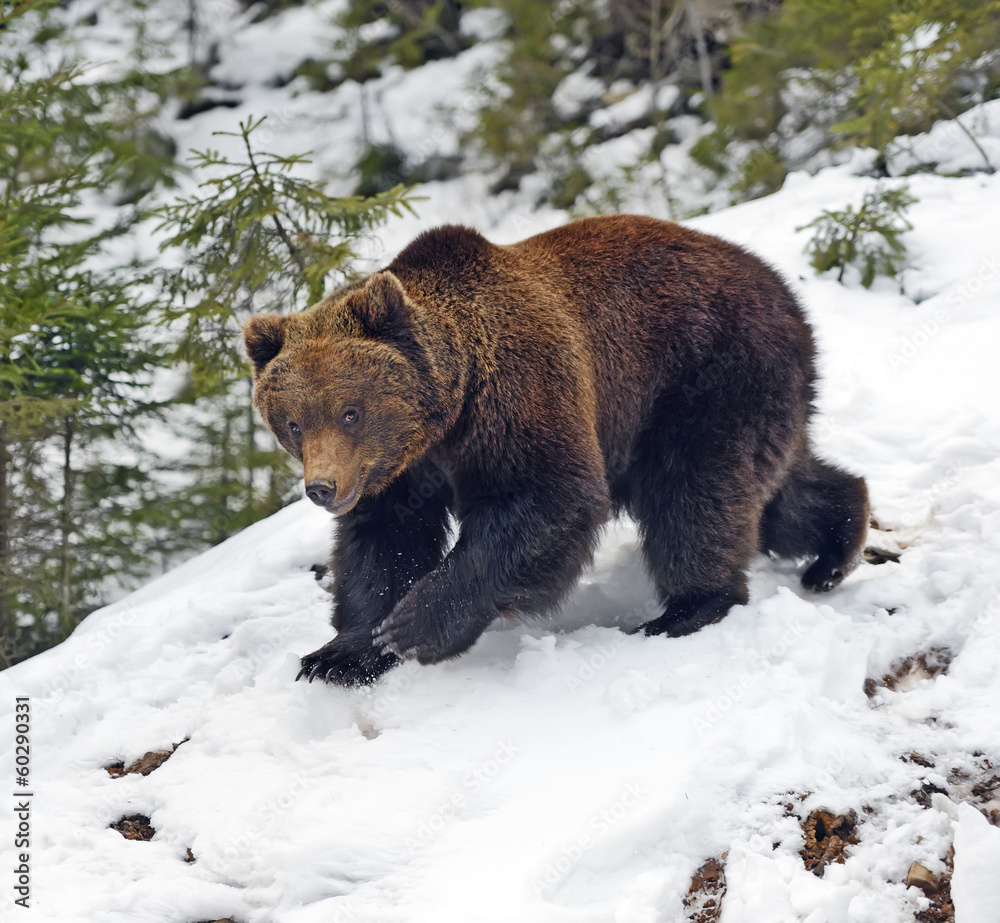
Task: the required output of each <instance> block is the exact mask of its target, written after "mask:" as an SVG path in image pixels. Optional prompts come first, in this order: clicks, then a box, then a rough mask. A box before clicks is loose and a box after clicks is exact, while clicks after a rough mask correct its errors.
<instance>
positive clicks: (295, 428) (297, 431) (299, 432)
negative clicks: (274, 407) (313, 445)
mask: <svg viewBox="0 0 1000 923" xmlns="http://www.w3.org/2000/svg"><path fill="white" fill-rule="evenodd" d="M288 428H289V429H290V430H291V431H292V435H293V436H301V435H302V430H301V429H300V428H299V424H298V423H289V424H288Z"/></svg>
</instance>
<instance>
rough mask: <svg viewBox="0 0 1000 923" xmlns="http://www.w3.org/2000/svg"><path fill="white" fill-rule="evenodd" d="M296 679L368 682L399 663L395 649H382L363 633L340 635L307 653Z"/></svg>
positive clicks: (339, 683) (350, 682) (354, 682)
mask: <svg viewBox="0 0 1000 923" xmlns="http://www.w3.org/2000/svg"><path fill="white" fill-rule="evenodd" d="M300 663H301V668H300V669H299V672H298V675H297V676H296V677H295V678H296V680H299V679H304V680H306V682H310V683H311V682H312V681H313V680H314V679H319V680H322V681H323V682H325V683H334V684H336V685H338V686H368V685H370V684H371V683H373V682H375V680H377V679H378V678H379V677H380V676H381V675H382V674H383V673H385V672H387V671H388V670H391V669H392V668H393V667H394V666H396V664H398V663H399V658H398V657H396V656H395V655H394V654H393V653H392V652H391V651H390V652H386V651H379V650H376V649H375V648H374V647H372V644H371V640H370V639H369V638H364V637H363V636H361V635H360V634H353V635H338V636H337V637H336V638H334V639H333V640H332V641H331V642H330V643H329V644H324V645H323V647H321V648H320V649H319V650H317V651H313V652H312V653H311V654H306V656H305V657H303V658H302V659H301V661H300Z"/></svg>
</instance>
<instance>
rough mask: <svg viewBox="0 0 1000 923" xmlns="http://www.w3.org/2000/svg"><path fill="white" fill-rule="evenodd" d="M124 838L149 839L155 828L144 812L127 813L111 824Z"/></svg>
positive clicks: (151, 837)
mask: <svg viewBox="0 0 1000 923" xmlns="http://www.w3.org/2000/svg"><path fill="white" fill-rule="evenodd" d="M111 829H112V830H117V831H118V832H119V833H120V834H121V835H122V836H123V837H125V839H126V840H151V839H153V834H155V833H156V829H155V828H154V827H153V826H152V825H151V824H150V821H149V818H148V817H147V816H146V815H145V814H129V815H127V816H126V817H123V818H122V819H121V820H119V821H115V823H113V824H112V825H111Z"/></svg>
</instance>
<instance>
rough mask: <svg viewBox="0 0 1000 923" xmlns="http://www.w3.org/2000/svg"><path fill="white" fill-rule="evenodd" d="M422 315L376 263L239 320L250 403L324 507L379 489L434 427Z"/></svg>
mask: <svg viewBox="0 0 1000 923" xmlns="http://www.w3.org/2000/svg"><path fill="white" fill-rule="evenodd" d="M419 313H420V312H419V310H418V309H417V308H416V306H415V305H414V304H413V303H412V302H411V301H410V300H409V299H408V298H407V296H406V293H405V291H404V290H403V287H402V285H401V284H400V282H399V280H398V279H397V278H396V277H395V276H394V275H393V274H392V273H391V272H388V271H383V272H379V273H375V274H374V275H372V276H369V277H368V279H367V280H365V281H364V282H363V283H359V284H355V285H351V286H348V287H347V288H346V289H343V290H342V291H340V292H337V293H334V294H333V295H330V296H329V297H327V298H326V299H324V300H323V301H321V302H319V303H318V304H316V305H314V306H313V307H312V308H310V309H309V310H307V311H305V312H303V313H301V314H293V315H285V316H282V315H274V314H262V315H257V316H255V317H252V318H251V319H250V320H249V321H247V323H246V325H245V326H244V328H243V342H244V345H245V347H246V351H247V355H248V357H249V359H250V362H251V364H252V365H253V377H254V404H255V406H256V407H257V409H258V410H259V412H260V414H261V416H262V417H263V418H264V421H265V422H266V423H267V425H268V427H269V428H270V429H271V432H273V433H274V435H275V437H276V438H277V440H278V442H279V443H280V444H281V446H282V447H283V448H284V449H285V450H286V451H287V452H288V453H289V454H291V455H292V456H294V457H295V458H297V459H298V460H299V461H301V462H302V466H303V469H304V477H305V485H306V494H307V496H308V497H309V498H310V499H311V500H312V501H313V502H314V503H317V504H318V505H320V506H322V507H324V508H325V509H327V510H329V511H330V512H331V513H334V514H337V515H340V514H343V513H346V512H348V511H350V510H351V509H353V508H354V506H355V505H356V504H357V503H358V501H359V500H360V499H361V498H362V497H364V496H367V495H372V494H376V493H378V492H380V491H382V490H384V489H385V488H386V487H387V486H388V485H389V484H390V483H391V482H392V481H393V480H394V479H395V478H397V477H398V476H399V475H400V474H401V473H402V472H403V471H404V470H405V469H406V468H407V467H408V465H410V464H411V463H412V462H413V461H414V460H415V459H417V458H418V457H420V456H421V455H422V454H423V453H424V452H425V451H426V450H427V448H428V446H429V445H430V444H431V442H432V441H433V440H434V439H435V438H438V437H439V436H440V434H441V425H440V424H441V421H442V419H443V416H447V414H443V411H442V408H443V407H444V406H445V405H446V403H447V401H446V398H445V396H444V395H443V394H442V393H441V388H440V386H439V385H440V382H439V378H438V376H437V374H436V371H435V363H434V361H433V358H432V356H431V353H430V350H429V348H428V344H427V343H426V342H425V341H426V336H425V335H424V334H425V330H424V329H423V328H424V327H425V325H424V324H422V322H421V320H420V317H419Z"/></svg>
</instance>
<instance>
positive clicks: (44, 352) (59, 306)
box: [0, 0, 168, 663]
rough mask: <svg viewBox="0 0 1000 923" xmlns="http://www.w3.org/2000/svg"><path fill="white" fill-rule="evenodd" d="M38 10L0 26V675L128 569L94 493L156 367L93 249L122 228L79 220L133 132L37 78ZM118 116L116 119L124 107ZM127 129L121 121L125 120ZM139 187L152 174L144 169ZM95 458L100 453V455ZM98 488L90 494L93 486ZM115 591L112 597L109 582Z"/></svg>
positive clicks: (52, 73)
mask: <svg viewBox="0 0 1000 923" xmlns="http://www.w3.org/2000/svg"><path fill="white" fill-rule="evenodd" d="M53 6H54V4H51V3H41V2H31V0H29V2H25V3H20V4H16V5H14V6H13V7H12V8H8V10H7V11H6V12H5V13H4V14H3V16H2V18H0V23H2V25H3V26H4V27H5V29H4V32H3V34H2V45H3V49H2V53H0V90H2V94H3V95H2V99H3V112H2V118H0V177H2V182H0V584H2V585H0V634H2V650H0V656H2V658H3V662H4V663H10V662H13V661H14V660H17V659H20V658H22V657H24V656H27V655H28V654H30V653H33V652H35V651H37V650H40V649H42V648H43V647H46V646H48V645H50V644H51V643H53V642H54V641H58V640H60V639H61V638H63V637H65V636H66V635H67V634H68V633H69V631H71V630H72V628H73V626H74V625H75V624H76V621H77V619H78V618H79V617H81V616H82V615H83V614H85V613H86V612H87V611H89V609H90V608H93V606H95V605H97V604H98V603H99V602H100V601H101V598H102V596H103V594H104V593H105V592H106V591H108V589H109V582H117V581H120V580H122V579H127V575H128V574H129V573H130V572H133V573H135V572H138V571H141V570H142V569H143V565H144V563H145V562H144V557H143V551H142V542H141V540H139V539H140V538H141V536H142V535H144V534H145V533H146V531H147V530H146V528H145V526H143V525H142V524H141V523H138V522H129V521H127V520H120V521H119V522H117V523H113V524H108V525H107V526H104V525H102V524H101V523H100V520H99V516H100V515H101V513H102V512H106V511H107V506H108V504H107V502H106V500H105V493H104V491H102V490H100V489H97V488H95V480H103V479H104V478H105V477H109V476H112V475H114V476H120V475H122V474H123V472H125V471H126V470H129V472H130V473H129V475H128V477H129V479H130V480H131V481H132V482H133V483H136V482H138V481H140V480H142V479H143V477H144V475H143V474H142V473H141V471H140V469H139V468H138V466H137V465H136V464H129V465H123V464H121V463H118V464H116V465H111V464H110V463H109V462H108V461H107V454H106V450H107V447H108V445H109V444H110V443H112V442H113V444H114V446H115V447H116V449H117V450H118V451H119V452H120V453H121V451H122V447H123V446H127V445H128V444H129V443H130V441H131V440H132V437H133V435H134V433H135V428H136V425H137V422H138V420H139V419H140V417H142V416H143V415H144V414H146V413H149V412H151V411H152V409H153V408H152V406H151V405H150V403H149V401H148V399H147V398H146V394H145V387H146V385H147V384H148V382H149V376H150V373H151V369H152V367H153V364H154V363H155V362H156V360H157V349H156V345H155V344H156V340H155V339H152V340H150V339H149V338H148V337H146V336H145V331H146V330H147V329H148V312H149V311H151V310H152V308H153V306H152V305H151V304H150V303H149V301H148V295H146V294H144V292H143V291H142V290H141V289H140V288H139V287H138V286H137V285H136V278H135V272H134V269H133V268H131V267H122V266H117V265H115V263H114V261H113V259H112V257H111V256H110V253H109V246H110V244H111V243H112V242H113V241H114V240H115V238H117V237H119V236H120V235H121V234H123V233H125V232H126V231H127V230H128V228H129V227H130V226H131V225H132V223H133V222H134V220H135V216H134V215H133V214H126V215H123V216H121V217H120V219H119V220H118V221H117V222H116V223H114V224H111V225H109V226H105V227H103V228H102V227H96V226H94V224H93V223H92V222H91V221H90V220H88V219H87V218H86V217H85V213H84V211H83V209H82V206H83V204H84V202H85V201H88V202H92V201H94V200H95V199H96V198H97V197H99V196H100V195H101V194H105V193H106V192H107V191H108V190H115V189H118V190H121V189H124V188H126V187H127V185H128V183H129V182H130V179H131V178H134V177H135V176H136V174H135V173H134V172H133V171H134V159H135V154H136V149H135V146H134V145H133V144H132V143H130V137H135V136H134V135H130V132H133V131H134V130H135V129H136V127H137V125H138V124H139V121H138V120H137V119H136V118H129V119H126V120H125V121H118V120H117V119H115V118H114V117H109V115H108V110H109V108H110V109H113V108H114V105H113V104H114V103H115V102H116V101H117V102H123V101H124V96H125V95H127V94H126V91H125V90H124V89H123V88H122V87H121V86H115V85H111V86H109V85H105V84H102V83H100V82H95V81H93V80H90V81H84V80H83V79H82V74H83V72H82V69H81V68H80V67H76V66H73V65H72V63H62V64H58V65H56V66H54V67H53V68H51V69H49V70H45V67H44V61H45V60H46V57H47V54H46V53H47V51H48V49H47V48H46V47H45V46H46V44H47V43H48V42H50V41H52V40H53V38H55V37H57V36H58V35H59V34H60V30H61V28H62V27H61V26H60V23H59V21H58V20H52V19H50V18H49V17H47V16H46V13H47V10H48V9H49V8H51V7H53ZM126 108H127V107H126ZM132 114H133V115H134V114H135V113H134V110H133V113H132ZM147 167H149V168H150V169H149V172H148V174H147V179H148V178H149V177H150V176H152V175H154V174H157V173H158V174H159V175H160V176H161V177H163V176H165V175H168V165H167V164H166V163H165V162H161V163H159V164H157V165H155V167H154V165H153V164H152V163H147ZM102 449H103V450H104V451H102ZM97 487H99V485H97ZM117 585H120V583H118V584H117Z"/></svg>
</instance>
